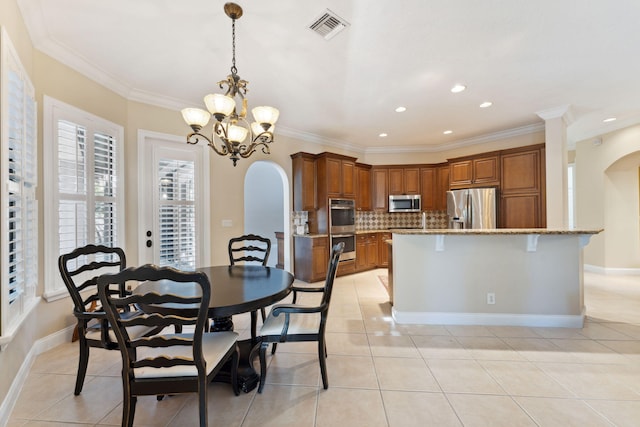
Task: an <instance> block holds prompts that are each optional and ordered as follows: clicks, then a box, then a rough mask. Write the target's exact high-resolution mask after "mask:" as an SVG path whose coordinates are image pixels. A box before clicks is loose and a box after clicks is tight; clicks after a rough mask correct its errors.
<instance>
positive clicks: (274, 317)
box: [258, 242, 344, 393]
mask: <svg viewBox="0 0 640 427" xmlns="http://www.w3.org/2000/svg"><path fill="white" fill-rule="evenodd" d="M343 250H344V243H343V242H340V243H338V244H336V245H334V246H333V248H332V250H331V257H330V258H329V267H328V268H327V278H326V280H325V284H324V286H323V287H316V288H304V287H299V288H297V289H296V290H297V291H298V292H322V299H321V301H320V305H318V306H305V305H301V304H277V305H274V306H273V308H272V309H271V312H270V313H269V316H267V319H266V320H265V322H264V324H263V325H262V329H261V330H260V335H261V339H262V342H261V344H260V385H259V387H258V393H262V389H263V388H264V384H265V381H266V378H267V361H266V353H267V347H269V344H270V343H273V348H272V349H271V354H274V353H275V352H276V346H277V345H278V343H284V342H299V341H317V342H318V360H319V362H320V373H321V374H322V384H323V386H324V388H325V389H327V388H329V381H328V377H327V364H326V360H325V359H326V357H327V346H326V342H325V329H326V326H327V315H328V313H329V303H330V302H331V293H332V291H333V282H334V281H335V278H336V272H337V270H338V262H339V261H340V255H341V254H342V251H343Z"/></svg>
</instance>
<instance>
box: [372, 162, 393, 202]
mask: <svg viewBox="0 0 640 427" xmlns="http://www.w3.org/2000/svg"><path fill="white" fill-rule="evenodd" d="M371 176H372V179H371V182H372V185H373V189H372V190H373V200H372V204H373V206H372V208H373V210H374V211H385V212H386V211H388V210H389V170H388V169H387V168H374V169H373V170H372V171H371Z"/></svg>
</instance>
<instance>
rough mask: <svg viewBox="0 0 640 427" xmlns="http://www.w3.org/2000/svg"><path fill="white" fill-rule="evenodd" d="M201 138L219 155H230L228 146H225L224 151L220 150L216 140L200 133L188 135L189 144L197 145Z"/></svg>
mask: <svg viewBox="0 0 640 427" xmlns="http://www.w3.org/2000/svg"><path fill="white" fill-rule="evenodd" d="M199 138H203V139H204V140H205V141H207V145H208V146H209V147H211V149H213V151H215V152H216V153H218V154H219V155H221V156H226V155H227V154H229V151H228V150H227V147H226V146H223V147H222V149H219V148H218V147H217V145H216V143H215V138H211V139H210V138H209V137H208V136H206V135H203V134H201V133H200V132H193V133H190V134H189V135H187V144H193V145H195V144H197V143H198V142H200V139H199ZM192 139H193V140H192Z"/></svg>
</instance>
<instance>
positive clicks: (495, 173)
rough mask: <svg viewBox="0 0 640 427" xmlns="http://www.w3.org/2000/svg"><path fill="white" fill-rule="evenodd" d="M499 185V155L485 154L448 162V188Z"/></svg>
mask: <svg viewBox="0 0 640 427" xmlns="http://www.w3.org/2000/svg"><path fill="white" fill-rule="evenodd" d="M499 184H500V154H499V153H487V154H483V155H481V156H474V157H470V158H464V159H453V160H450V161H449V186H450V187H451V188H468V187H483V186H494V185H499Z"/></svg>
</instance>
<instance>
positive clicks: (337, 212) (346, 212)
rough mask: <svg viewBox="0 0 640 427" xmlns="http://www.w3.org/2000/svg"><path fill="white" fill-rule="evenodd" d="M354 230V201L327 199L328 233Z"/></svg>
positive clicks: (353, 231) (342, 232)
mask: <svg viewBox="0 0 640 427" xmlns="http://www.w3.org/2000/svg"><path fill="white" fill-rule="evenodd" d="M355 232H356V201H355V200H353V199H329V233H330V234H334V233H340V234H344V233H355Z"/></svg>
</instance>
